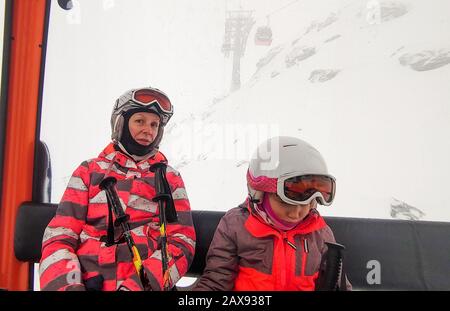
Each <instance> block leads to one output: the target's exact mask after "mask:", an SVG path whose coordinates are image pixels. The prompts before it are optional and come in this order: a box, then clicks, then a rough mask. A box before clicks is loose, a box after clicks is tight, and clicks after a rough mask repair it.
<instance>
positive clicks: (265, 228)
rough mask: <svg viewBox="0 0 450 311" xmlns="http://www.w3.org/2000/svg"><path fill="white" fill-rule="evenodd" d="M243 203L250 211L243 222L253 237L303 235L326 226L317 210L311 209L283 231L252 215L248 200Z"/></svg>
mask: <svg viewBox="0 0 450 311" xmlns="http://www.w3.org/2000/svg"><path fill="white" fill-rule="evenodd" d="M245 204H246V206H243V208H247V209H248V211H249V213H250V215H249V216H248V218H247V221H246V222H245V228H246V229H247V230H248V231H249V232H250V233H251V234H252V235H253V236H255V237H265V236H269V235H276V236H279V237H283V236H286V235H287V236H294V235H298V234H302V235H304V234H308V233H311V232H313V231H316V230H319V229H321V228H323V227H325V226H326V223H325V220H324V219H323V218H322V216H320V214H319V212H317V211H311V212H310V213H309V215H308V218H307V219H305V220H304V221H302V222H301V223H300V224H298V225H297V226H296V227H295V228H294V229H292V230H289V231H286V233H285V232H284V231H280V230H277V229H275V228H274V227H272V226H271V225H269V224H267V223H265V222H263V221H262V220H260V219H259V218H258V217H257V216H255V215H253V213H252V212H251V208H250V206H249V204H250V203H249V202H248V200H247V202H246V203H245Z"/></svg>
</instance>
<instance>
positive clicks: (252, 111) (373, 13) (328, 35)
mask: <svg viewBox="0 0 450 311" xmlns="http://www.w3.org/2000/svg"><path fill="white" fill-rule="evenodd" d="M374 7H375V9H374ZM272 28H273V32H274V37H275V40H274V42H273V47H272V48H270V49H269V50H261V49H259V48H256V47H253V46H248V47H247V52H246V53H247V54H246V56H245V57H244V58H243V59H242V63H243V71H242V74H243V76H245V75H247V76H248V77H249V80H248V82H247V83H245V84H244V85H243V86H242V87H241V89H240V90H239V91H237V92H234V93H232V94H229V95H228V96H227V97H225V98H224V99H223V100H220V101H217V102H212V103H211V104H210V105H209V106H208V108H207V109H206V110H205V111H204V112H203V113H202V114H200V115H195V116H192V117H189V118H186V119H184V120H183V121H181V122H178V123H177V124H176V125H173V126H172V127H169V128H168V129H167V132H166V140H165V142H164V149H163V150H169V152H167V154H168V156H169V158H171V159H172V163H175V166H176V167H178V168H179V169H180V171H181V173H182V175H183V176H184V179H185V182H186V186H187V190H188V194H189V196H190V199H191V203H192V208H193V209H216V210H228V209H229V208H231V207H233V206H235V205H236V204H238V203H240V202H241V201H243V199H244V198H245V194H246V189H245V187H246V184H245V171H246V165H247V163H248V162H246V161H248V159H249V158H250V155H251V153H252V152H253V150H254V149H255V147H256V145H257V143H258V142H260V141H261V140H263V139H265V138H266V137H270V136H273V135H278V134H282V135H293V136H297V137H299V138H303V139H305V140H307V141H309V142H310V143H311V144H313V145H314V146H316V147H317V148H318V149H319V150H320V151H321V152H322V154H323V155H324V157H325V159H326V160H327V163H328V166H329V170H330V172H331V173H332V174H333V175H335V176H336V178H337V181H338V192H337V196H336V200H335V203H334V204H333V205H332V206H331V207H330V208H323V207H322V208H321V210H322V213H323V214H325V215H339V216H353V217H374V218H390V217H391V213H390V212H391V205H392V202H393V201H394V200H400V201H403V202H406V203H407V204H408V205H409V206H413V207H415V208H417V209H419V210H420V211H422V212H423V213H424V215H421V216H420V217H422V218H421V219H426V220H443V221H450V208H449V207H448V203H447V202H446V201H445V200H444V195H443V194H444V193H446V192H447V188H448V185H449V182H448V176H449V175H450V163H449V161H448V160H447V159H449V158H450V139H449V138H450V137H449V136H450V135H449V133H450V125H449V123H450V122H449V120H450V88H449V87H448V81H449V80H450V33H449V32H450V2H448V1H433V2H425V1H380V2H378V1H370V2H361V1H308V2H304V3H302V5H301V6H299V7H295V8H294V7H293V8H292V9H291V10H289V11H288V12H284V13H283V14H280V16H279V18H278V19H275V18H272ZM280 30H285V31H282V32H281V31H280ZM278 34H280V35H279V36H278ZM249 42H251V41H250V40H249ZM249 44H251V43H249ZM255 57H257V58H255ZM249 68H251V70H250V69H249ZM394 198H395V199H394Z"/></svg>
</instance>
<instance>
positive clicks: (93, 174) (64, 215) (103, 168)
mask: <svg viewBox="0 0 450 311" xmlns="http://www.w3.org/2000/svg"><path fill="white" fill-rule="evenodd" d="M172 114H173V107H172V104H171V102H170V100H169V98H168V97H167V95H165V94H164V93H163V92H161V91H160V90H158V89H155V88H142V89H133V90H130V91H128V92H126V93H125V94H123V95H122V96H120V97H119V99H117V101H116V103H115V105H114V109H113V112H112V116H111V129H112V136H111V137H112V142H111V143H109V144H108V146H106V148H105V149H104V150H103V151H102V152H101V153H100V155H99V156H98V157H97V158H95V159H91V160H88V161H85V162H83V163H82V164H81V165H80V166H79V167H78V168H77V169H76V170H75V172H74V173H73V175H72V177H71V179H70V181H69V184H68V186H67V189H66V191H65V192H64V194H63V197H62V199H61V202H60V204H59V206H58V209H57V211H56V215H55V217H54V218H53V219H52V220H51V221H50V223H49V224H48V226H47V228H46V230H45V233H44V237H43V242H42V258H41V261H40V282H41V289H42V290H104V291H114V290H162V289H163V286H164V284H163V283H164V281H163V275H162V271H163V269H162V256H161V250H160V249H161V245H160V241H159V240H160V226H159V213H160V211H159V206H158V203H155V202H153V201H152V199H153V198H154V197H155V194H156V190H155V174H154V173H153V172H151V171H150V167H151V166H152V165H153V164H155V163H158V162H164V163H167V159H166V157H165V156H164V155H163V154H162V153H161V152H160V151H159V150H158V146H159V143H160V142H161V139H162V137H163V133H164V127H165V126H166V125H167V122H168V121H169V119H170V118H171V117H172ZM106 177H114V178H116V179H117V184H116V185H115V189H116V191H117V193H118V196H119V198H120V203H121V205H122V208H123V209H124V211H125V213H126V215H128V217H129V220H128V224H129V227H130V229H131V237H132V239H133V241H134V243H135V246H136V247H137V251H138V253H139V254H138V255H139V256H140V257H141V259H142V270H141V271H142V272H143V273H141V274H142V275H144V276H145V278H144V279H143V278H142V275H141V274H139V273H138V271H139V270H137V268H136V267H135V265H134V264H133V261H132V260H133V259H134V256H133V255H132V254H131V252H130V248H129V245H128V244H127V243H126V241H125V239H124V237H123V236H124V229H123V228H122V227H121V226H115V227H113V226H112V225H111V226H110V224H112V221H113V219H115V218H116V217H114V218H113V216H112V213H110V210H109V208H108V204H107V197H106V195H105V191H104V190H101V189H100V183H101V182H102V181H103V180H104V179H105V178H106ZM166 178H167V181H168V184H169V186H170V190H171V192H172V196H173V199H174V206H175V210H176V212H177V214H178V220H177V222H175V223H168V225H167V228H166V231H167V239H168V243H167V250H168V255H169V256H168V257H169V258H168V260H169V261H168V271H169V273H168V274H166V276H167V275H168V276H169V277H168V278H167V277H166V278H165V280H166V281H167V280H168V282H169V287H171V288H173V286H175V283H176V282H177V281H178V279H180V278H181V276H183V275H184V274H185V273H186V272H187V270H188V267H189V265H190V264H191V262H192V259H193V256H194V249H195V231H194V228H193V225H192V217H191V212H190V205H189V201H188V198H187V195H186V191H185V189H184V183H183V180H182V178H181V176H180V174H179V173H178V172H177V171H175V170H174V169H173V168H171V167H170V166H168V167H167V174H166ZM102 189H103V188H102ZM108 228H110V229H111V230H113V232H110V233H111V235H113V236H111V235H108ZM111 242H112V243H111ZM111 244H112V245H111ZM165 284H166V285H167V282H165Z"/></svg>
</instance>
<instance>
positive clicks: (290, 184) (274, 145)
mask: <svg viewBox="0 0 450 311" xmlns="http://www.w3.org/2000/svg"><path fill="white" fill-rule="evenodd" d="M247 186H248V193H249V196H248V199H247V201H246V202H245V203H244V204H242V205H241V206H239V207H236V208H233V209H231V210H229V211H228V212H227V213H226V214H225V216H224V217H223V218H222V219H221V221H220V223H219V225H218V227H217V230H216V232H215V234H214V237H213V240H212V242H211V245H210V248H209V251H208V255H207V258H206V260H207V263H206V268H205V270H204V273H203V275H202V277H201V278H200V280H199V282H198V283H197V284H196V286H195V288H194V290H222V291H223V290H238V291H239V290H265V291H272V290H314V289H316V285H317V279H318V276H319V270H320V267H321V266H322V268H323V266H324V265H323V264H322V258H323V257H324V254H325V252H326V251H327V246H326V244H325V242H334V241H335V240H334V236H333V232H332V231H331V229H330V227H328V225H327V224H326V223H325V221H324V219H323V218H322V217H321V216H320V215H319V212H318V211H317V210H316V207H317V204H318V203H319V204H322V205H330V204H331V203H332V201H333V199H334V194H335V189H336V183H335V179H334V177H333V176H331V175H329V174H328V171H327V167H326V164H325V161H324V160H323V158H322V156H321V154H320V153H319V152H318V151H317V150H316V149H314V148H313V147H312V146H311V145H309V144H308V143H306V142H305V141H302V140H300V139H297V138H293V137H275V138H272V139H269V140H267V141H266V142H264V143H262V144H261V145H260V146H259V147H258V149H257V151H256V153H255V154H254V156H253V157H252V159H251V161H250V165H249V168H248V172H247ZM346 286H347V289H350V287H351V286H350V284H349V283H347V285H346Z"/></svg>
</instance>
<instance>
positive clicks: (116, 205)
mask: <svg viewBox="0 0 450 311" xmlns="http://www.w3.org/2000/svg"><path fill="white" fill-rule="evenodd" d="M116 183H117V179H116V178H115V177H111V176H110V177H107V178H104V179H103V180H102V182H101V183H100V189H101V190H104V191H105V193H106V199H107V201H108V207H109V208H110V209H112V210H113V212H114V214H115V215H116V220H115V221H114V226H115V227H118V226H121V227H122V231H123V236H124V238H125V241H126V243H127V245H128V249H129V250H130V252H131V256H132V258H133V265H134V268H135V270H136V273H137V274H138V276H139V279H140V281H141V283H142V286H143V288H144V289H145V288H146V287H147V286H148V283H149V282H148V278H147V276H146V274H145V270H144V266H143V265H142V259H141V255H140V254H139V250H138V249H137V247H136V244H135V243H134V240H133V236H132V235H131V232H130V224H129V223H128V220H129V219H130V215H128V214H125V212H124V211H123V208H122V204H121V203H120V200H119V196H118V195H117V191H116V189H115V188H114V186H115V184H116Z"/></svg>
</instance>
